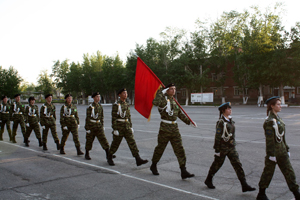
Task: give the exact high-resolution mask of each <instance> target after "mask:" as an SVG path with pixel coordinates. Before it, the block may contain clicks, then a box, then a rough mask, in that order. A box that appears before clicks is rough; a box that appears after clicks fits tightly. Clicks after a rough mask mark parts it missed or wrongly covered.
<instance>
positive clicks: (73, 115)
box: [64, 115, 74, 117]
mask: <svg viewBox="0 0 300 200" xmlns="http://www.w3.org/2000/svg"><path fill="white" fill-rule="evenodd" d="M64 117H74V115H65V116H64Z"/></svg>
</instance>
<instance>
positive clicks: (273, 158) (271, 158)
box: [269, 156, 277, 162]
mask: <svg viewBox="0 0 300 200" xmlns="http://www.w3.org/2000/svg"><path fill="white" fill-rule="evenodd" d="M269 159H270V160H271V161H273V162H277V160H276V157H275V156H270V157H269Z"/></svg>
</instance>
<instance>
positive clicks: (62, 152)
mask: <svg viewBox="0 0 300 200" xmlns="http://www.w3.org/2000/svg"><path fill="white" fill-rule="evenodd" d="M59 153H60V154H66V152H65V149H64V147H62V146H61V147H60V152H59Z"/></svg>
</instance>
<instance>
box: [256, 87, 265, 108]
mask: <svg viewBox="0 0 300 200" xmlns="http://www.w3.org/2000/svg"><path fill="white" fill-rule="evenodd" d="M263 105H264V97H263V93H262V85H261V84H259V96H258V100H257V106H260V107H261V106H263Z"/></svg>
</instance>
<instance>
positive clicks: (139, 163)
mask: <svg viewBox="0 0 300 200" xmlns="http://www.w3.org/2000/svg"><path fill="white" fill-rule="evenodd" d="M135 161H136V165H137V166H140V165H143V164H146V163H147V162H148V160H143V159H141V157H140V155H139V154H138V155H137V156H135Z"/></svg>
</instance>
